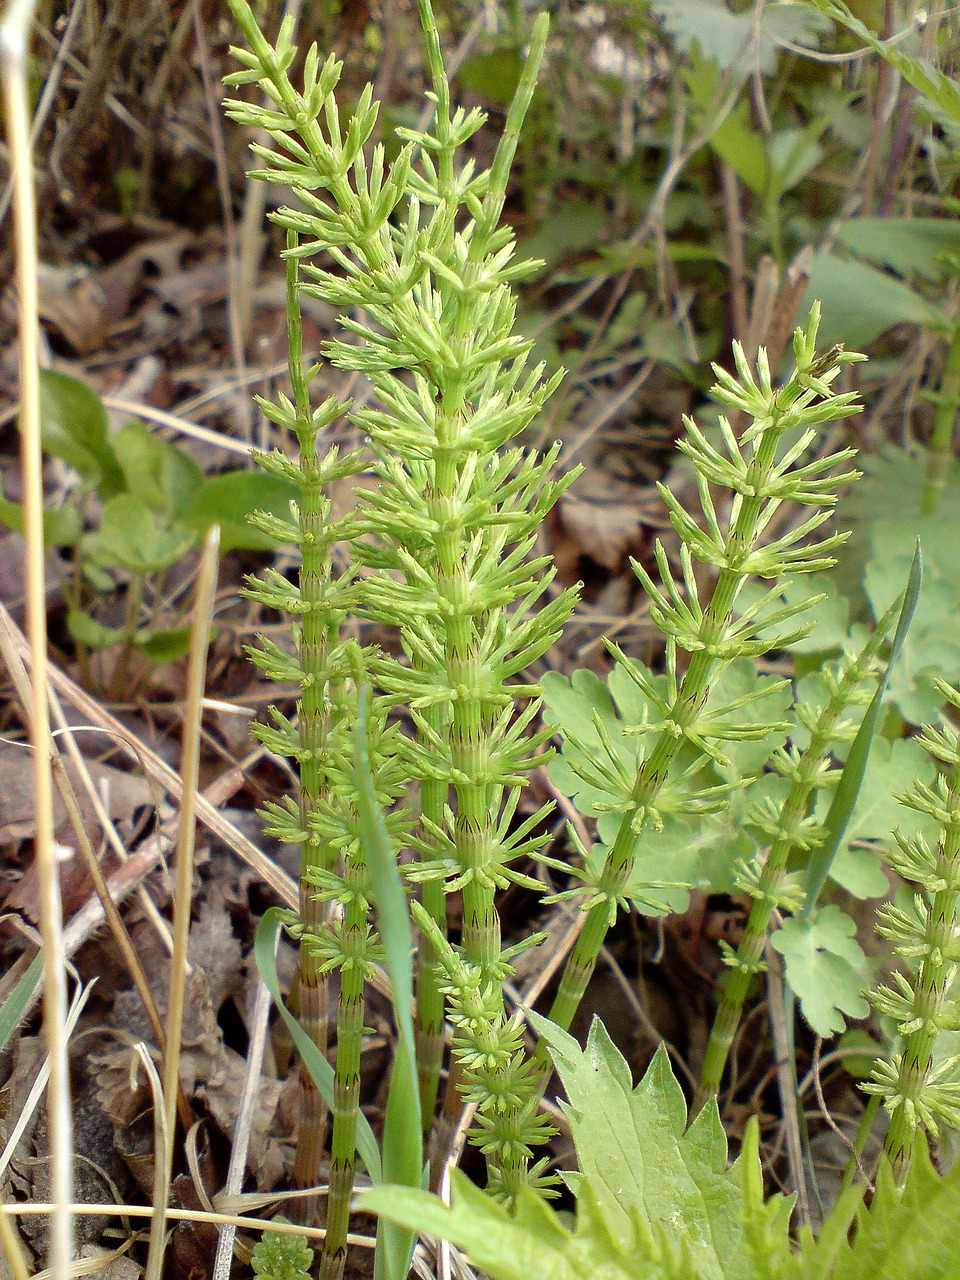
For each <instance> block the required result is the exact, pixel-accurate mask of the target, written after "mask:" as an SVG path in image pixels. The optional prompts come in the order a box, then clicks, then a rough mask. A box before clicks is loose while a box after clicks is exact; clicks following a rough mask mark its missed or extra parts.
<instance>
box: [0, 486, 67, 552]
mask: <svg viewBox="0 0 960 1280" xmlns="http://www.w3.org/2000/svg"><path fill="white" fill-rule="evenodd" d="M0 523H2V524H5V525H6V526H7V528H8V529H12V530H13V531H14V533H19V534H22V533H23V508H22V507H21V506H20V504H19V503H17V502H8V501H7V499H6V498H0ZM82 532H83V518H82V516H81V514H80V507H79V506H78V504H77V503H76V502H75V501H74V499H73V498H70V497H68V498H67V500H66V502H64V504H63V506H62V507H48V508H46V509H45V510H44V513H43V543H44V546H46V547H73V546H76V544H77V542H78V541H79V540H80V535H81V533H82Z"/></svg>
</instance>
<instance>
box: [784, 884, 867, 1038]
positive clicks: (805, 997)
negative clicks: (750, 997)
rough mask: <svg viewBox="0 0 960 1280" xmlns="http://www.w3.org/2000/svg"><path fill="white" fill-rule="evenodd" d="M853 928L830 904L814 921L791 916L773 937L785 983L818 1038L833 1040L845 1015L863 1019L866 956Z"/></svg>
mask: <svg viewBox="0 0 960 1280" xmlns="http://www.w3.org/2000/svg"><path fill="white" fill-rule="evenodd" d="M856 932H857V926H856V924H855V923H854V922H853V920H851V919H850V917H849V916H848V915H846V914H845V913H844V912H843V911H841V910H840V908H839V907H838V906H836V905H835V904H833V903H828V905H827V906H825V907H822V908H821V909H820V910H819V911H818V912H817V914H816V915H814V916H794V917H791V918H790V919H787V920H785V921H784V922H783V926H782V927H781V928H780V929H778V930H777V931H776V933H774V934H773V937H772V939H771V941H772V943H773V946H774V948H775V949H776V950H777V951H779V952H780V954H781V955H782V956H783V958H784V961H785V963H786V979H787V982H788V983H789V984H790V986H791V988H792V989H793V991H794V993H795V994H796V996H797V997H798V999H799V1001H800V1008H801V1010H802V1011H803V1016H804V1017H805V1018H806V1020H807V1022H809V1024H810V1026H811V1027H812V1028H813V1029H814V1031H815V1032H816V1033H817V1035H820V1036H825V1037H826V1036H832V1035H836V1034H837V1033H838V1032H841V1031H843V1030H844V1028H845V1027H846V1022H845V1019H844V1015H846V1016H847V1017H850V1018H865V1017H866V1016H867V1014H868V1013H869V1012H870V1006H869V1005H868V1004H867V1001H866V1000H865V999H864V997H863V989H864V986H865V985H866V981H865V978H864V976H863V973H862V972H861V969H862V966H863V964H864V954H863V951H862V949H861V947H860V944H859V943H858V942H857V940H856Z"/></svg>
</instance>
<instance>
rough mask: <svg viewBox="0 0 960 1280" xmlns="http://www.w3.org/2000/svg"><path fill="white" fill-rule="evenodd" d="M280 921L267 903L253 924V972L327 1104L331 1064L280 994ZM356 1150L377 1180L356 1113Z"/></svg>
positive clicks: (375, 1153)
mask: <svg viewBox="0 0 960 1280" xmlns="http://www.w3.org/2000/svg"><path fill="white" fill-rule="evenodd" d="M282 925H283V914H282V912H281V911H280V909H279V907H270V908H269V910H268V911H266V912H265V913H264V917H263V919H262V920H261V921H260V923H259V925H258V926H257V934H256V938H255V939H254V944H253V957H254V960H255V962H256V966H257V972H258V973H259V974H260V977H261V978H262V979H263V982H264V985H265V986H266V988H267V990H268V991H269V992H270V995H271V996H272V998H273V1003H274V1004H275V1005H276V1006H277V1008H278V1009H279V1011H280V1016H281V1018H283V1021H284V1023H285V1024H286V1027H287V1030H288V1031H289V1032H290V1035H291V1037H292V1039H293V1042H294V1044H295V1045H296V1046H297V1051H298V1053H299V1054H300V1056H301V1057H302V1059H303V1062H304V1065H305V1066H306V1068H307V1070H308V1071H309V1072H310V1075H311V1077H312V1078H313V1082H314V1084H315V1085H316V1086H317V1088H318V1089H319V1090H320V1093H321V1095H322V1096H323V1099H324V1101H325V1102H326V1104H327V1106H328V1107H332V1106H333V1067H331V1065H330V1063H329V1062H328V1061H327V1060H326V1058H325V1057H324V1056H323V1054H322V1053H321V1052H320V1050H319V1049H318V1048H317V1046H316V1045H315V1044H314V1043H313V1041H312V1040H311V1039H310V1037H309V1036H308V1035H307V1033H306V1032H305V1031H304V1030H303V1028H302V1027H301V1026H300V1023H299V1022H298V1021H297V1020H296V1018H295V1017H294V1016H293V1014H292V1013H291V1012H290V1010H289V1009H288V1008H287V1006H286V1005H285V1004H284V1002H283V996H282V995H281V994H280V979H279V978H278V976H277V962H276V959H275V957H274V947H275V945H276V940H277V934H278V933H279V932H280V929H281V927H282ZM357 1152H358V1153H359V1155H360V1159H361V1160H362V1161H363V1163H364V1164H365V1165H366V1168H367V1174H368V1175H369V1177H370V1181H371V1182H374V1183H377V1182H381V1181H382V1179H383V1175H382V1172H381V1167H380V1151H379V1148H378V1147H377V1140H376V1138H375V1137H374V1135H373V1130H372V1129H371V1128H370V1124H369V1121H367V1120H366V1119H365V1117H364V1116H362V1115H361V1116H360V1117H359V1118H358V1121H357Z"/></svg>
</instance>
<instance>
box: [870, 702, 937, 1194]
mask: <svg viewBox="0 0 960 1280" xmlns="http://www.w3.org/2000/svg"><path fill="white" fill-rule="evenodd" d="M935 683H936V686H937V689H938V690H939V692H940V693H941V694H942V695H943V696H944V698H946V699H947V701H948V702H949V703H950V705H951V706H952V707H953V708H954V710H956V711H960V691H958V690H957V689H956V688H953V687H951V686H950V685H948V684H946V683H945V682H944V681H942V680H937V681H936V682H935ZM919 741H920V744H921V746H922V747H923V748H924V750H925V751H926V753H927V755H928V756H929V757H930V758H931V760H932V761H933V762H934V764H935V765H936V767H937V778H936V781H935V782H934V783H932V784H931V785H927V784H925V783H921V782H915V783H914V785H913V786H912V787H911V789H910V791H909V792H908V793H907V794H906V795H905V796H903V797H901V802H902V803H903V804H905V805H906V806H907V807H908V808H910V809H913V810H914V811H915V812H916V813H919V814H922V815H923V816H924V817H926V818H929V819H932V821H933V823H934V824H935V826H936V829H937V830H938V832H939V837H938V838H937V839H936V842H935V843H934V842H932V841H931V840H929V839H927V838H926V837H925V836H924V835H922V834H919V833H918V834H916V835H913V836H910V837H906V836H901V835H900V834H899V832H898V833H895V834H896V847H895V848H893V849H891V850H890V855H889V856H890V864H891V866H892V867H893V869H894V871H896V872H897V874H898V875H900V876H902V877H903V879H904V880H906V881H907V882H908V883H910V884H914V885H916V886H917V892H916V896H915V897H914V901H913V904H912V909H911V908H910V907H900V906H897V905H896V904H894V903H888V904H887V905H886V906H884V908H883V909H882V911H881V914H880V917H879V920H878V923H877V929H878V931H879V932H880V933H882V934H883V935H884V936H886V937H887V938H890V939H891V940H892V941H893V943H894V947H895V950H896V952H897V954H898V955H899V956H900V957H901V959H902V960H903V961H904V962H905V963H906V964H907V965H908V966H910V967H911V969H913V966H916V968H915V969H913V972H912V973H911V975H910V976H909V977H907V976H906V975H904V974H903V973H895V974H894V975H893V985H892V986H882V987H880V989H879V990H878V991H877V992H876V993H875V995H874V996H873V1002H874V1004H875V1005H876V1007H877V1008H878V1009H879V1011H880V1012H881V1013H883V1014H885V1015H887V1016H888V1017H890V1018H892V1019H893V1020H894V1021H895V1022H896V1024H897V1028H898V1031H899V1034H900V1037H901V1041H900V1048H899V1050H898V1052H897V1053H896V1054H895V1055H894V1056H893V1058H892V1059H891V1060H890V1061H889V1062H887V1061H879V1062H878V1063H877V1064H876V1066H875V1067H874V1071H873V1077H872V1079H871V1081H870V1082H869V1083H868V1084H866V1085H865V1086H864V1087H865V1088H866V1089H867V1091H868V1092H870V1093H875V1094H877V1095H879V1096H880V1097H881V1098H882V1100H883V1105H884V1107H885V1108H886V1109H887V1111H888V1112H889V1113H890V1127H889V1129H888V1130H887V1137H886V1140H885V1142H884V1150H885V1151H886V1153H887V1155H888V1156H889V1158H890V1161H891V1164H892V1166H893V1170H894V1173H895V1175H896V1177H897V1180H898V1181H899V1182H901V1183H902V1182H904V1181H905V1180H906V1177H907V1174H908V1173H909V1170H910V1161H911V1158H912V1155H913V1149H914V1145H915V1141H916V1135H917V1130H918V1129H920V1128H923V1129H925V1130H927V1132H928V1133H930V1134H932V1135H933V1136H936V1135H937V1132H938V1125H939V1124H943V1123H946V1124H947V1125H948V1126H949V1127H950V1128H953V1129H956V1128H958V1127H960V1084H958V1083H957V1066H958V1058H957V1057H956V1055H951V1056H948V1057H945V1058H943V1059H942V1060H941V1061H940V1062H939V1063H935V1061H934V1049H935V1045H936V1041H937V1038H938V1036H939V1035H940V1033H941V1031H944V1030H955V1029H956V1027H957V1018H958V1013H960V1004H958V1002H957V1000H956V999H955V997H953V996H951V994H950V992H951V988H952V986H953V984H954V980H955V978H956V975H957V971H958V968H960V915H958V911H957V902H958V894H960V735H958V731H957V729H956V727H955V725H953V724H949V723H948V724H946V725H945V726H944V728H942V729H936V728H933V727H931V726H929V725H928V726H927V727H925V728H924V730H923V732H922V733H921V735H920V739H919Z"/></svg>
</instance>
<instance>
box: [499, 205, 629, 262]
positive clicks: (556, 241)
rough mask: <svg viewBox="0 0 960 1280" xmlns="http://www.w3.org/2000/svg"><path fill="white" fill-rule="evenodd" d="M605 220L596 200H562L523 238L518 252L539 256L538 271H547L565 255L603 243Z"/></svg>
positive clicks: (525, 255) (528, 255)
mask: <svg viewBox="0 0 960 1280" xmlns="http://www.w3.org/2000/svg"><path fill="white" fill-rule="evenodd" d="M608 221H609V215H608V214H607V211H606V210H605V209H604V208H603V206H602V204H601V203H600V202H598V201H594V200H569V201H564V203H563V204H561V205H560V207H559V208H558V209H556V210H554V211H552V212H551V214H550V217H549V219H548V220H547V221H546V222H545V223H544V224H543V226H541V227H539V228H538V229H537V231H535V232H534V233H533V235H531V236H525V237H524V239H523V240H522V241H521V243H520V254H521V256H522V257H523V258H536V259H539V260H540V261H542V262H543V264H544V266H543V268H542V269H541V271H543V270H547V269H549V268H550V267H554V266H556V264H557V263H558V262H560V261H562V259H563V258H565V257H566V256H567V255H568V254H574V253H582V252H583V251H584V250H587V249H596V248H597V246H598V245H599V244H602V243H603V239H604V234H605V232H606V228H607V224H608Z"/></svg>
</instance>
